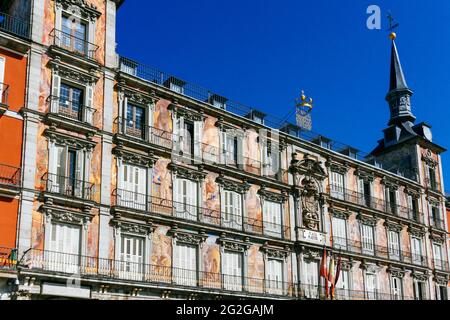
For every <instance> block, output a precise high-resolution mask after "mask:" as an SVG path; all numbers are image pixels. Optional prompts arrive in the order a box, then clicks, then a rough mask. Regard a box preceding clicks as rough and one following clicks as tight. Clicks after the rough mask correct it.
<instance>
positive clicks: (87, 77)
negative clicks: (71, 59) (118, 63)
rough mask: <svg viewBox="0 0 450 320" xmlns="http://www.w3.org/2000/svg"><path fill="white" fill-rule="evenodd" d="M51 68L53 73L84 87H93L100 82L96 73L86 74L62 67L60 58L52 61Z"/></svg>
mask: <svg viewBox="0 0 450 320" xmlns="http://www.w3.org/2000/svg"><path fill="white" fill-rule="evenodd" d="M49 66H50V68H51V69H52V70H53V72H54V73H55V74H57V75H59V76H60V77H61V78H63V79H68V80H72V81H75V82H78V83H81V84H83V85H92V84H95V83H96V82H97V81H98V80H99V77H98V76H96V75H95V74H94V71H92V72H91V73H85V72H81V71H78V70H75V69H70V68H69V67H67V66H65V65H62V64H61V63H60V58H59V57H55V58H54V59H53V60H50V61H49Z"/></svg>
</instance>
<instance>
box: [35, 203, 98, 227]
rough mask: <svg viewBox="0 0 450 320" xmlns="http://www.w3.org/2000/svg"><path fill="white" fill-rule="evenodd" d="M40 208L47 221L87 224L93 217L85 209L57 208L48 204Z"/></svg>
mask: <svg viewBox="0 0 450 320" xmlns="http://www.w3.org/2000/svg"><path fill="white" fill-rule="evenodd" d="M41 210H42V211H43V212H44V214H45V217H46V219H47V221H48V222H60V223H66V224H75V225H87V224H88V223H90V222H91V221H92V218H93V217H94V216H93V215H92V214H91V213H90V210H89V213H87V212H85V211H82V212H80V211H72V210H67V209H59V208H55V207H52V206H48V205H43V206H42V207H41Z"/></svg>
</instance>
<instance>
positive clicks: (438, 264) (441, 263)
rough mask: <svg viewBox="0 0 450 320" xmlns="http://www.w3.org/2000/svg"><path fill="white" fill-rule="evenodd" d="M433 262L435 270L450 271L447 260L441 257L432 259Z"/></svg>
mask: <svg viewBox="0 0 450 320" xmlns="http://www.w3.org/2000/svg"><path fill="white" fill-rule="evenodd" d="M433 263H434V268H435V269H436V270H440V271H444V272H450V268H449V263H448V261H445V260H441V259H433Z"/></svg>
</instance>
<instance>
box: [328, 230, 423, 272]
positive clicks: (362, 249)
mask: <svg viewBox="0 0 450 320" xmlns="http://www.w3.org/2000/svg"><path fill="white" fill-rule="evenodd" d="M333 248H334V249H336V250H339V251H342V252H348V253H351V254H357V255H362V256H367V257H375V258H379V259H385V260H390V261H398V262H401V263H406V264H413V265H417V266H422V267H427V266H428V262H427V258H426V256H423V255H421V254H416V253H412V252H408V251H403V250H400V249H394V248H388V247H384V246H380V245H376V244H373V243H367V242H362V241H355V240H351V239H346V238H339V237H333Z"/></svg>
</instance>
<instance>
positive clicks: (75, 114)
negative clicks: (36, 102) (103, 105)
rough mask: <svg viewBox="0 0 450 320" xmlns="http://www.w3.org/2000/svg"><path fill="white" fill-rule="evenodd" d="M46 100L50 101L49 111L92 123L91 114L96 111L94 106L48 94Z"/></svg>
mask: <svg viewBox="0 0 450 320" xmlns="http://www.w3.org/2000/svg"><path fill="white" fill-rule="evenodd" d="M48 101H49V103H50V112H51V113H53V114H58V115H60V116H62V117H65V118H69V119H71V120H76V121H81V122H85V123H88V124H90V125H92V122H93V116H94V113H95V111H96V110H95V109H94V108H91V107H89V106H85V105H83V104H82V103H80V102H78V101H71V100H68V99H66V98H63V97H55V96H50V97H49V99H48Z"/></svg>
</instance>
